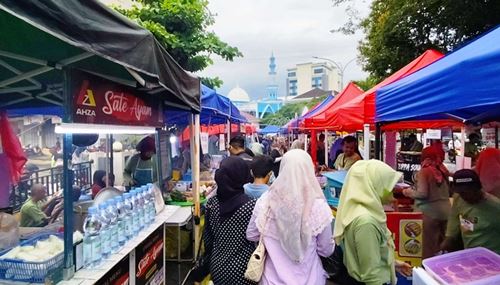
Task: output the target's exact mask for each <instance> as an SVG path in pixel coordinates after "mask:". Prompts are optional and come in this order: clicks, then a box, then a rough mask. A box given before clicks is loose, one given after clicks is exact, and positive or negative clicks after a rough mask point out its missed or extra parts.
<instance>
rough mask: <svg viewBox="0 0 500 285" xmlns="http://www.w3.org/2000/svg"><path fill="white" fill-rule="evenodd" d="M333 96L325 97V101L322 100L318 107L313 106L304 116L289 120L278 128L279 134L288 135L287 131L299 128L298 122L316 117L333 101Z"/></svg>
mask: <svg viewBox="0 0 500 285" xmlns="http://www.w3.org/2000/svg"><path fill="white" fill-rule="evenodd" d="M334 98H335V97H334V96H327V97H326V98H325V100H323V101H322V102H321V103H319V104H318V105H316V106H314V107H313V108H312V109H311V110H309V112H307V113H306V114H304V116H300V117H298V118H295V119H292V120H290V121H289V122H288V123H286V125H284V126H282V127H281V128H280V132H281V133H282V134H288V129H298V128H299V127H300V122H302V120H304V119H306V118H310V117H312V116H314V115H316V114H317V113H318V112H320V111H321V110H322V109H323V108H325V106H328V104H329V103H330V102H331V101H332V100H333V99H334Z"/></svg>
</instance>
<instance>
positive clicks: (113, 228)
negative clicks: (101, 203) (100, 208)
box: [106, 199, 119, 254]
mask: <svg viewBox="0 0 500 285" xmlns="http://www.w3.org/2000/svg"><path fill="white" fill-rule="evenodd" d="M106 202H107V203H106V204H107V207H106V214H107V218H108V219H109V230H110V233H111V240H110V242H111V254H113V253H116V252H117V251H118V247H119V244H118V213H117V211H116V203H115V200H114V199H109V200H108V201H106Z"/></svg>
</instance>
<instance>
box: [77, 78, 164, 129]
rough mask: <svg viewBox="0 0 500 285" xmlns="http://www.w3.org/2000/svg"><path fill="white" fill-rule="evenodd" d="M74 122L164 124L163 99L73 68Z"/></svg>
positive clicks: (153, 125) (130, 124)
mask: <svg viewBox="0 0 500 285" xmlns="http://www.w3.org/2000/svg"><path fill="white" fill-rule="evenodd" d="M70 94H71V96H72V97H71V99H72V100H71V103H72V111H71V114H72V119H73V123H83V124H105V125H128V126H150V127H161V126H162V125H163V116H162V112H161V100H160V99H159V98H157V97H155V96H153V95H150V94H147V93H144V92H141V91H139V90H137V89H136V88H132V87H129V86H126V85H122V84H118V83H115V82H113V81H110V80H107V79H104V78H102V77H99V76H96V75H93V74H90V73H87V72H83V71H77V70H74V71H71V73H70Z"/></svg>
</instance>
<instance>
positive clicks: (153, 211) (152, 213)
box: [147, 186, 156, 224]
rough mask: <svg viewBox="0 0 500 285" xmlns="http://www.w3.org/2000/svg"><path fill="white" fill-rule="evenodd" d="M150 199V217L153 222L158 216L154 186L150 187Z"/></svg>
mask: <svg viewBox="0 0 500 285" xmlns="http://www.w3.org/2000/svg"><path fill="white" fill-rule="evenodd" d="M147 193H148V200H149V219H150V221H151V224H152V223H154V222H155V218H156V208H155V194H154V189H153V186H151V187H150V188H149V189H148V192H147Z"/></svg>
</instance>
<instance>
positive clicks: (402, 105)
mask: <svg viewBox="0 0 500 285" xmlns="http://www.w3.org/2000/svg"><path fill="white" fill-rule="evenodd" d="M499 43H500V26H499V27H497V28H495V29H493V30H491V31H490V32H488V33H486V34H484V35H482V36H480V37H478V38H476V39H475V40H473V41H472V42H470V43H469V44H467V45H465V46H463V47H462V48H460V49H457V50H456V51H454V52H452V53H450V54H448V55H446V56H445V57H443V58H442V59H440V60H438V61H436V62H434V63H432V64H430V65H429V66H427V67H425V68H422V69H421V70H419V71H417V72H415V73H413V74H411V75H408V76H407V77H405V78H402V79H400V80H398V81H396V82H394V83H392V84H389V85H387V86H385V87H383V88H380V89H379V90H377V97H376V98H377V99H376V100H377V101H376V121H377V122H378V123H384V122H392V121H400V120H410V119H412V120H413V119H427V120H432V119H443V118H455V119H458V120H460V121H462V122H464V123H473V124H481V123H487V122H491V121H496V120H499V119H500V46H499Z"/></svg>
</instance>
